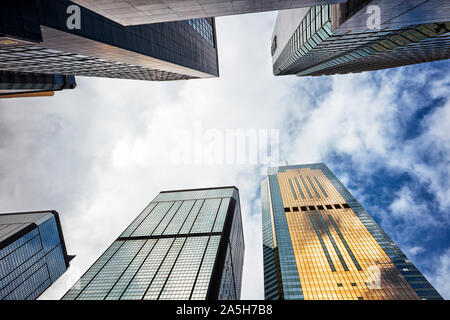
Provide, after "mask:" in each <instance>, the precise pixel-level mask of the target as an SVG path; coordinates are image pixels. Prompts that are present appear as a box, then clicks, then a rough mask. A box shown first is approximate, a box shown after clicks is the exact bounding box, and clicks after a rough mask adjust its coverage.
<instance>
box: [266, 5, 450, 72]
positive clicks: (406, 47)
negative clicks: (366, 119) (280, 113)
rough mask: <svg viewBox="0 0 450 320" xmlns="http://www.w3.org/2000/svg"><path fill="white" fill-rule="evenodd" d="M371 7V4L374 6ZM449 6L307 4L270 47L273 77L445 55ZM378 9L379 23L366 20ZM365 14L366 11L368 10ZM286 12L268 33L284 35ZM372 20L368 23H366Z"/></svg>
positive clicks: (449, 42) (449, 48) (449, 45)
mask: <svg viewBox="0 0 450 320" xmlns="http://www.w3.org/2000/svg"><path fill="white" fill-rule="evenodd" d="M373 5H375V7H373ZM449 9H450V8H448V5H447V4H443V3H442V1H438V0H430V1H424V2H422V3H420V4H419V3H415V2H414V1H411V2H406V1H402V0H389V1H386V0H381V1H367V0H349V1H348V2H347V3H345V4H334V5H322V6H315V7H311V8H310V9H309V10H308V11H306V12H305V13H304V14H302V15H300V16H299V17H298V19H300V20H298V21H297V24H296V26H297V27H296V28H294V29H292V28H291V29H290V30H292V35H290V36H289V40H288V41H287V42H286V43H283V45H282V46H277V48H276V49H274V47H272V49H273V50H272V56H273V72H274V74H275V75H288V74H295V75H298V76H310V75H312V76H320V75H332V74H345V73H355V72H362V71H371V70H380V69H386V68H393V67H400V66H404V65H410V64H416V63H423V62H431V61H436V60H443V59H448V58H450V22H449V21H450V10H449ZM373 10H378V14H379V21H378V22H379V25H375V24H374V23H377V21H376V19H375V20H373V21H372V20H370V19H372V18H373V17H371V15H374V14H376V11H373ZM368 12H369V13H368ZM284 17H285V18H286V19H288V14H287V13H283V12H282V13H280V14H279V16H278V20H277V25H276V27H275V31H274V35H273V44H275V43H276V39H279V38H280V37H281V38H286V36H287V35H286V34H282V33H283V32H284V30H285V29H284V28H283V27H282V26H283V25H284V24H286V23H292V22H285V21H283V19H284ZM371 24H373V25H371Z"/></svg>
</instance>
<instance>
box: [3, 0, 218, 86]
mask: <svg viewBox="0 0 450 320" xmlns="http://www.w3.org/2000/svg"><path fill="white" fill-rule="evenodd" d="M0 21H2V22H1V23H0V70H2V71H10V72H27V73H44V74H60V75H74V76H91V77H108V78H122V79H137V80H157V81H165V80H181V79H194V78H208V77H217V76H218V75H219V69H218V63H217V49H216V38H215V36H216V32H215V21H214V18H201V19H198V20H196V21H195V23H189V22H188V21H175V22H167V23H153V24H140V25H132V26H125V25H122V24H120V23H117V22H115V21H113V20H110V19H108V18H106V17H104V16H102V15H101V14H98V13H96V12H94V11H91V10H89V9H87V8H85V7H83V6H79V5H77V4H75V3H74V2H72V1H69V0H2V2H1V5H0Z"/></svg>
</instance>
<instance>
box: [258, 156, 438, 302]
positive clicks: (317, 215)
mask: <svg viewBox="0 0 450 320" xmlns="http://www.w3.org/2000/svg"><path fill="white" fill-rule="evenodd" d="M261 198H262V217H263V247H264V290H265V298H266V299H305V300H385V299H388V300H404V299H408V300H416V299H427V300H428V299H429V300H436V299H442V297H441V296H440V295H439V293H438V292H437V291H436V290H435V289H434V288H433V287H432V285H431V284H430V283H429V282H428V281H427V280H426V279H425V277H424V276H423V275H422V274H421V273H420V271H419V270H418V269H417V268H416V267H415V266H414V265H413V263H412V262H411V261H410V260H409V259H408V258H407V257H406V255H405V254H404V253H403V252H402V251H401V250H400V249H399V248H398V247H397V245H396V244H395V243H394V242H393V241H392V240H391V239H390V238H389V236H388V235H387V234H386V233H385V232H384V231H383V230H382V229H381V227H380V226H379V225H378V224H377V223H376V222H375V221H374V220H373V219H372V217H371V216H370V215H369V214H368V213H367V212H366V211H365V210H364V208H363V207H362V206H361V205H360V204H359V203H358V202H357V201H356V200H355V199H354V197H353V196H352V195H351V194H350V192H349V191H348V190H347V189H346V188H345V187H344V186H343V185H342V183H341V182H340V181H339V180H338V179H337V178H336V176H335V175H334V174H333V173H332V172H331V171H330V170H329V169H328V167H327V166H326V165H325V164H322V163H319V164H310V165H295V166H284V167H275V168H269V169H268V172H267V178H266V179H265V180H264V181H263V182H262V185H261Z"/></svg>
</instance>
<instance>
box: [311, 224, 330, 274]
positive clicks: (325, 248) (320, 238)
mask: <svg viewBox="0 0 450 320" xmlns="http://www.w3.org/2000/svg"><path fill="white" fill-rule="evenodd" d="M309 217H310V218H311V222H312V224H313V226H314V230H316V234H317V237H318V238H319V241H320V244H321V245H322V249H323V252H324V253H325V256H326V257H327V260H328V264H329V265H330V268H331V271H333V272H334V271H336V268H335V267H334V264H333V261H332V260H331V257H330V253H329V252H328V249H327V247H326V246H325V242H324V241H323V239H322V236H321V235H320V232H319V229H317V226H316V222H315V221H314V218H313V216H309Z"/></svg>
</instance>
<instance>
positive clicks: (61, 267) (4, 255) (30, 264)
mask: <svg viewBox="0 0 450 320" xmlns="http://www.w3.org/2000/svg"><path fill="white" fill-rule="evenodd" d="M72 258H73V256H68V255H67V252H66V247H65V244H64V238H63V234H62V230H61V224H60V221H59V217H58V213H57V212H56V211H42V212H21V213H6V214H0V300H34V299H36V298H37V297H39V295H41V294H42V293H43V292H44V291H45V290H46V289H47V288H48V287H49V286H50V285H51V284H52V283H53V282H55V281H56V279H58V278H59V277H60V276H61V275H62V274H63V273H64V272H65V271H66V270H67V268H68V267H69V261H70V260H71V259H72Z"/></svg>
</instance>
